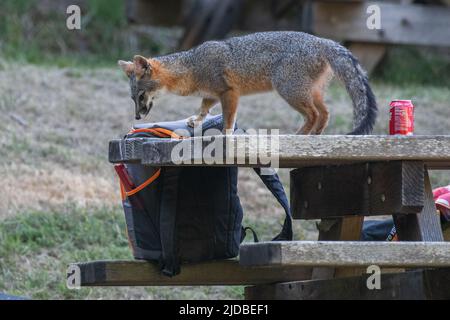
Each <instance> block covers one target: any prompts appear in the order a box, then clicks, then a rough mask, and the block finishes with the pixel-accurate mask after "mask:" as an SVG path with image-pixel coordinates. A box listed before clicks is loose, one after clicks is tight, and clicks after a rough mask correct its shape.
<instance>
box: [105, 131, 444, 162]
mask: <svg viewBox="0 0 450 320" xmlns="http://www.w3.org/2000/svg"><path fill="white" fill-rule="evenodd" d="M144 141H146V142H145V143H144ZM142 143H144V145H143V149H140V147H141V146H142ZM211 150H216V151H217V153H214V152H211ZM181 151H185V152H184V153H183V152H181ZM224 151H227V152H228V153H227V152H224ZM231 151H233V152H231ZM172 152H173V155H172ZM220 152H222V154H220ZM227 154H228V156H226V155H227ZM109 159H110V161H111V162H113V163H116V162H128V161H141V162H142V163H143V164H146V165H152V166H171V165H174V164H177V165H212V166H214V165H215V166H223V165H236V166H243V167H244V166H253V167H255V166H266V165H271V166H274V167H276V166H278V165H279V167H284V168H298V167H305V166H318V165H336V164H345V163H347V164H348V163H360V162H368V161H371V162H373V161H392V160H411V161H424V162H425V164H426V165H427V166H428V168H432V169H444V168H447V169H450V136H346V135H323V136H301V135H279V136H266V135H258V136H250V135H233V136H228V137H227V136H222V135H221V136H214V137H196V138H189V139H184V140H174V139H151V140H132V141H128V140H126V141H120V140H113V141H111V142H110V155H109ZM178 160H179V161H178ZM220 160H221V161H220Z"/></svg>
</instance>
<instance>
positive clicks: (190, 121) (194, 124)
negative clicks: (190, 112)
mask: <svg viewBox="0 0 450 320" xmlns="http://www.w3.org/2000/svg"><path fill="white" fill-rule="evenodd" d="M201 123H202V120H199V119H198V117H197V116H192V117H190V118H189V119H188V121H187V125H188V126H189V127H191V128H197V127H198V126H199V125H200V124H201Z"/></svg>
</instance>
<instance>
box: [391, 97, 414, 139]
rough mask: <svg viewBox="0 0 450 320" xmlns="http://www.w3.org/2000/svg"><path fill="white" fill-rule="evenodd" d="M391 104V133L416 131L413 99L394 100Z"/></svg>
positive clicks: (409, 133)
mask: <svg viewBox="0 0 450 320" xmlns="http://www.w3.org/2000/svg"><path fill="white" fill-rule="evenodd" d="M389 106H390V111H389V113H390V120H389V134H394V135H407V136H409V135H412V134H413V132H414V106H413V104H412V102H411V100H393V101H392V102H391V103H390V104H389Z"/></svg>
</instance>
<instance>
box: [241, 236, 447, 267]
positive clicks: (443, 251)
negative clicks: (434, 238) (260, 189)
mask: <svg viewBox="0 0 450 320" xmlns="http://www.w3.org/2000/svg"><path fill="white" fill-rule="evenodd" d="M239 257H240V260H239V262H240V264H241V265H243V266H275V265H283V266H324V267H329V266H338V267H340V266H342V267H351V266H355V267H356V266H369V265H372V264H376V265H378V266H380V267H446V266H450V243H448V242H361V241H291V242H288V241H286V242H261V243H254V244H243V245H241V248H240V256H239Z"/></svg>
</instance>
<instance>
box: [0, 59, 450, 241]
mask: <svg viewBox="0 0 450 320" xmlns="http://www.w3.org/2000/svg"><path fill="white" fill-rule="evenodd" d="M0 70H1V71H0V131H1V132H2V133H1V135H0V144H1V150H0V158H1V159H2V161H1V163H0V176H1V177H2V184H3V186H4V187H3V190H2V192H1V193H0V216H1V217H5V216H10V215H14V214H17V213H19V212H22V211H24V210H30V209H31V210H47V209H52V208H53V209H55V208H58V206H61V205H65V204H67V203H74V204H76V205H78V206H83V207H90V206H100V205H107V206H108V205H110V206H117V205H119V192H118V188H117V185H118V182H117V179H116V177H115V174H114V173H113V169H112V166H111V165H110V164H109V163H108V160H107V157H108V155H107V150H108V141H109V140H110V139H112V138H118V137H121V136H122V135H123V134H124V133H126V132H127V130H128V129H129V128H130V126H131V125H132V124H133V123H134V118H133V116H134V114H133V112H134V108H133V105H132V101H131V99H130V98H129V92H128V83H127V79H126V77H125V76H124V75H122V73H121V72H120V71H119V70H118V68H116V67H115V66H114V65H113V64H112V66H111V68H110V69H95V70H89V69H86V68H80V69H78V68H77V69H58V68H49V67H38V66H33V65H19V64H8V63H6V62H2V63H0ZM374 91H375V94H376V96H377V98H378V103H379V108H380V112H379V114H380V117H379V121H378V124H377V126H376V129H375V133H379V134H384V133H386V132H387V125H388V120H387V119H388V103H389V101H390V100H391V99H394V98H408V99H409V98H411V99H413V101H414V103H415V105H416V133H417V134H448V133H449V132H450V121H448V114H449V110H448V108H449V106H448V101H450V89H448V88H445V87H441V88H439V87H424V86H409V87H407V88H402V87H393V86H385V85H383V84H379V83H377V84H374ZM326 103H327V104H328V106H329V109H330V111H331V120H330V126H329V128H328V129H327V130H326V132H325V133H326V134H336V133H341V134H343V133H346V132H347V131H349V129H350V127H351V124H350V123H351V115H352V109H351V107H350V105H351V104H350V99H349V98H348V96H347V94H346V92H345V90H344V89H343V87H342V86H340V85H338V84H337V83H332V85H331V87H330V90H329V94H328V96H327V99H326ZM199 104H200V99H199V98H191V97H176V96H165V97H161V98H160V99H159V100H157V101H156V102H155V106H154V108H153V110H152V112H151V113H150V115H149V117H148V118H147V119H146V120H143V121H146V122H149V121H161V120H175V119H181V118H186V117H188V116H190V115H192V114H194V113H195V110H196V109H197V108H198V106H199ZM219 111H220V109H219V108H218V107H216V108H215V109H214V110H213V113H217V112H219ZM301 123H302V119H301V117H300V115H299V114H297V113H296V112H295V111H293V110H292V109H291V108H290V107H289V106H288V105H287V104H286V103H285V102H284V101H283V100H282V99H281V98H280V97H279V96H277V94H276V93H267V94H259V95H254V96H248V97H243V98H242V99H241V101H240V108H239V113H238V124H239V125H240V126H242V127H244V128H278V129H280V132H281V133H293V132H295V130H296V129H297V128H298V127H299V126H300V125H301ZM280 175H281V176H282V178H283V180H284V182H285V186H286V188H287V189H288V188H289V185H288V179H287V178H288V170H281V171H280ZM433 177H434V180H435V182H436V183H444V182H445V181H448V180H450V179H448V177H447V176H443V175H441V174H437V175H434V176H433ZM239 189H240V190H239V191H240V194H241V199H242V202H243V206H244V209H245V211H246V214H249V215H254V216H264V217H271V216H273V215H275V216H277V217H279V218H280V219H281V217H282V211H281V209H280V208H279V207H278V206H277V205H276V202H275V200H274V199H273V198H272V196H271V195H270V194H269V193H268V191H267V190H266V189H265V187H264V186H263V185H262V183H261V182H260V181H258V179H257V177H256V176H255V175H254V174H253V172H251V170H250V169H243V170H241V172H240V180H239ZM307 237H308V236H307Z"/></svg>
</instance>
